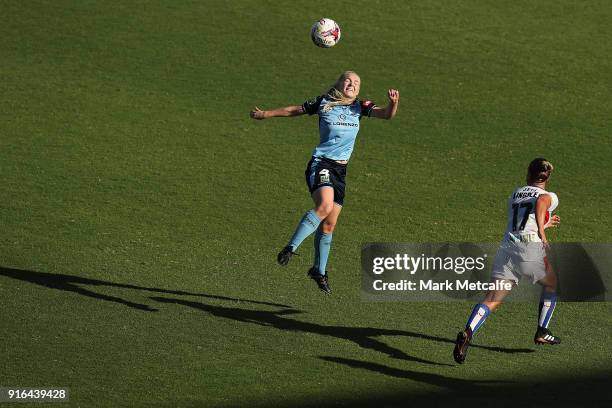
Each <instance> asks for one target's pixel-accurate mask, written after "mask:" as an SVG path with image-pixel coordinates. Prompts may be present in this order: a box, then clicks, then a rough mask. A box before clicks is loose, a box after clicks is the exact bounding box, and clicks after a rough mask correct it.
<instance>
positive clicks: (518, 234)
mask: <svg viewBox="0 0 612 408" xmlns="http://www.w3.org/2000/svg"><path fill="white" fill-rule="evenodd" d="M552 171H553V166H552V164H550V162H549V161H548V160H546V159H542V158H537V159H534V160H533V161H532V162H531V163H530V164H529V167H528V169H527V185H526V186H524V187H519V188H517V189H516V190H514V192H513V193H512V194H511V195H510V198H509V199H508V225H507V227H506V232H505V234H504V237H503V239H502V242H501V244H500V247H499V250H498V251H497V255H496V256H495V262H494V264H493V270H492V273H491V275H492V279H493V280H494V281H501V283H505V282H507V283H508V284H509V287H512V286H514V285H517V284H518V282H519V279H520V278H521V276H526V277H528V278H530V279H531V280H532V282H533V283H535V282H537V283H539V284H540V285H541V286H542V295H541V298H540V307H539V309H538V328H537V329H536V333H535V336H534V342H535V343H536V344H559V343H560V342H561V339H559V337H557V336H553V334H552V333H551V332H550V330H548V323H549V322H550V319H551V317H552V314H553V311H554V310H555V306H556V304H557V275H556V274H555V272H554V271H553V269H552V267H551V265H550V263H549V262H548V259H547V258H546V248H548V246H549V244H548V239H547V238H546V232H545V231H544V230H545V229H546V228H548V227H554V226H557V225H558V224H559V223H560V221H561V219H560V218H559V216H558V215H552V212H553V211H554V210H555V209H556V208H557V206H558V205H559V199H558V198H557V195H556V194H555V193H551V192H549V191H546V182H547V181H548V180H550V175H551V173H552ZM496 287H498V286H497V285H496ZM499 287H503V286H502V285H500V286H499ZM508 292H509V291H508V290H492V291H490V292H489V293H487V295H486V296H485V299H484V300H483V301H482V303H478V304H477V305H476V306H474V309H473V310H472V314H471V315H470V317H469V319H468V322H467V324H466V326H465V329H464V330H463V331H461V332H459V334H458V335H457V341H456V343H455V350H454V351H453V357H454V358H455V361H456V362H458V363H459V364H462V363H463V362H464V361H465V356H466V354H467V350H468V347H469V345H470V342H471V341H472V336H473V335H474V333H476V331H477V330H478V329H479V328H480V326H482V324H483V323H484V322H485V320H486V319H487V317H488V316H489V314H490V313H491V312H493V311H494V310H495V309H496V308H497V307H498V306H499V305H500V304H501V302H502V300H503V299H504V297H505V296H506V295H507V294H508Z"/></svg>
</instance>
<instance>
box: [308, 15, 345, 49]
mask: <svg viewBox="0 0 612 408" xmlns="http://www.w3.org/2000/svg"><path fill="white" fill-rule="evenodd" d="M310 38H312V42H313V43H315V45H317V46H318V47H321V48H330V47H333V46H334V45H336V44H338V41H340V26H338V23H336V22H335V21H334V20H332V19H331V18H322V19H320V20H319V21H316V22H315V23H314V24H313V25H312V28H311V29H310Z"/></svg>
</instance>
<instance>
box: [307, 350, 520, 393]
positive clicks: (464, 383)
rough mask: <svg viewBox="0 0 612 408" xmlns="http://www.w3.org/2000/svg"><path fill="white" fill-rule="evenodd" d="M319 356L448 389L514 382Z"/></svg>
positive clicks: (334, 361) (324, 359)
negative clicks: (446, 374) (477, 378)
mask: <svg viewBox="0 0 612 408" xmlns="http://www.w3.org/2000/svg"><path fill="white" fill-rule="evenodd" d="M319 358H320V359H321V360H323V361H329V362H331V363H338V364H344V365H346V366H349V367H352V368H359V369H364V370H368V371H374V372H377V373H381V374H385V375H389V376H391V377H395V378H406V379H409V380H413V381H418V382H424V383H427V384H431V385H437V386H439V387H444V388H448V389H449V390H464V389H465V388H466V387H478V386H479V385H480V384H509V383H513V382H514V381H501V380H471V379H469V380H466V379H461V378H452V377H446V376H443V375H439V374H432V373H422V372H418V371H412V370H404V369H400V368H393V367H387V366H385V365H382V364H378V363H372V362H368V361H360V360H354V359H351V358H342V357H331V356H319Z"/></svg>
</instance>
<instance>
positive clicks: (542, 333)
mask: <svg viewBox="0 0 612 408" xmlns="http://www.w3.org/2000/svg"><path fill="white" fill-rule="evenodd" d="M533 342H534V343H535V344H537V345H540V344H551V345H553V344H559V343H561V339H560V338H559V337H557V336H553V334H552V333H551V332H550V330H548V329H547V328H544V327H540V326H538V331H536V334H535V336H534V337H533Z"/></svg>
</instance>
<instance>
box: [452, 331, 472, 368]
mask: <svg viewBox="0 0 612 408" xmlns="http://www.w3.org/2000/svg"><path fill="white" fill-rule="evenodd" d="M471 341H472V331H471V330H470V329H465V330H463V331H460V332H459V333H457V340H456V341H455V350H453V357H454V358H455V361H456V362H457V363H459V364H463V362H464V361H465V356H466V355H467V352H468V348H469V347H470V342H471Z"/></svg>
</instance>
